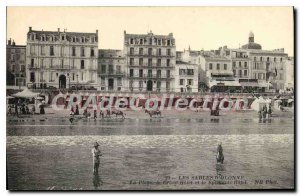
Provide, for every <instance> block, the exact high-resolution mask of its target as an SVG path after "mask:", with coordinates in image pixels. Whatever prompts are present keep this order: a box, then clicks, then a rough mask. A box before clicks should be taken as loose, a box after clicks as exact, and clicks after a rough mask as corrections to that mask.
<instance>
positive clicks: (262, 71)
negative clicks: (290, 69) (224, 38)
mask: <svg viewBox="0 0 300 196" xmlns="http://www.w3.org/2000/svg"><path fill="white" fill-rule="evenodd" d="M217 54H219V55H220V56H223V57H226V58H229V59H231V60H232V67H233V74H234V76H235V77H236V78H238V79H243V80H244V79H251V80H254V79H255V80H257V81H258V84H259V87H262V88H265V89H268V88H273V89H275V90H279V89H283V88H284V82H285V78H286V76H285V62H286V60H287V54H286V53H284V49H275V50H262V46H261V45H260V44H258V43H255V42H254V34H253V33H252V32H250V34H249V38H248V43H247V44H245V45H243V46H242V48H240V49H228V48H227V47H226V46H225V47H221V48H219V50H217Z"/></svg>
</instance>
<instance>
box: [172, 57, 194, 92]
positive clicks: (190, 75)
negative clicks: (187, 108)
mask: <svg viewBox="0 0 300 196" xmlns="http://www.w3.org/2000/svg"><path fill="white" fill-rule="evenodd" d="M174 91H175V92H198V65H196V64H191V63H186V62H183V61H176V66H175V88H174Z"/></svg>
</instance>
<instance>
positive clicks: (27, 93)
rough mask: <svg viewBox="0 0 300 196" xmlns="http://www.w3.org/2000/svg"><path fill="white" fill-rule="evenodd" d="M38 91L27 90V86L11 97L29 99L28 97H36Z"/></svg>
mask: <svg viewBox="0 0 300 196" xmlns="http://www.w3.org/2000/svg"><path fill="white" fill-rule="evenodd" d="M39 94H40V93H34V92H32V91H31V90H29V89H28V88H25V89H24V90H23V91H21V92H18V93H16V94H13V95H12V96H13V97H19V98H26V99H30V98H34V97H37V96H38V95H39Z"/></svg>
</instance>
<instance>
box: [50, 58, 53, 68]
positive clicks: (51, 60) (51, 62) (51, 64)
mask: <svg viewBox="0 0 300 196" xmlns="http://www.w3.org/2000/svg"><path fill="white" fill-rule="evenodd" d="M50 67H53V59H50Z"/></svg>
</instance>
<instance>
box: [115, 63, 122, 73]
mask: <svg viewBox="0 0 300 196" xmlns="http://www.w3.org/2000/svg"><path fill="white" fill-rule="evenodd" d="M116 68H117V73H118V74H120V73H121V66H120V65H117V66H116Z"/></svg>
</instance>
